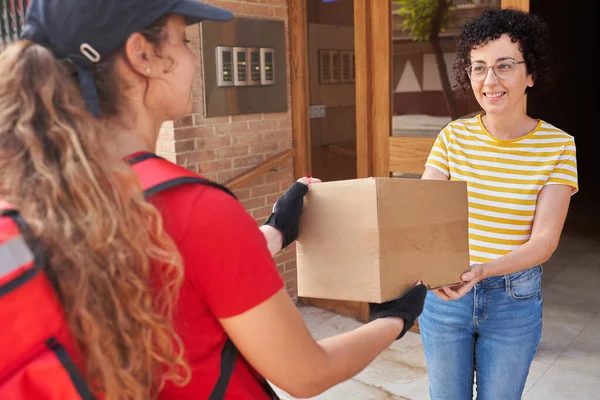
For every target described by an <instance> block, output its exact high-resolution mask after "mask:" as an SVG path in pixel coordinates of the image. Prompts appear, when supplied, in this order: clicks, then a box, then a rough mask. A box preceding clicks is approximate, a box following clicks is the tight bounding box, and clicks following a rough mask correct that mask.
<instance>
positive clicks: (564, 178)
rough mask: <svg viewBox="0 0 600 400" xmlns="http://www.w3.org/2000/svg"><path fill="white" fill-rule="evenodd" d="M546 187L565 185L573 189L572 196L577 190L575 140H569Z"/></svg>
mask: <svg viewBox="0 0 600 400" xmlns="http://www.w3.org/2000/svg"><path fill="white" fill-rule="evenodd" d="M546 185H567V186H571V187H572V188H573V194H575V193H577V191H578V190H579V184H578V180H577V157H576V154H575V140H574V139H571V140H569V142H568V143H567V145H566V146H565V147H564V149H563V151H562V153H561V155H560V157H559V158H558V162H557V163H556V165H555V166H554V169H553V170H552V172H551V173H550V176H549V177H548V180H547V181H546Z"/></svg>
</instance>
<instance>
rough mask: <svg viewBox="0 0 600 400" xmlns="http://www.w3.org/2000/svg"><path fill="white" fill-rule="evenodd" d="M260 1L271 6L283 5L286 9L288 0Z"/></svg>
mask: <svg viewBox="0 0 600 400" xmlns="http://www.w3.org/2000/svg"><path fill="white" fill-rule="evenodd" d="M260 2H261V3H263V4H269V5H272V6H284V7H286V9H287V2H288V0H261V1H260Z"/></svg>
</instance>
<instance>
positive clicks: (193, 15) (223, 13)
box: [169, 0, 233, 25]
mask: <svg viewBox="0 0 600 400" xmlns="http://www.w3.org/2000/svg"><path fill="white" fill-rule="evenodd" d="M169 12H170V13H172V14H179V15H182V16H184V17H185V20H186V22H187V24H188V25H192V24H196V23H198V22H200V21H207V20H208V21H221V22H226V21H231V19H233V13H232V12H231V11H229V10H226V9H224V8H221V7H217V6H212V5H210V4H206V3H201V2H200V1H198V0H182V1H180V2H179V3H177V4H176V5H175V6H174V7H173V8H172V9H171V10H170V11H169Z"/></svg>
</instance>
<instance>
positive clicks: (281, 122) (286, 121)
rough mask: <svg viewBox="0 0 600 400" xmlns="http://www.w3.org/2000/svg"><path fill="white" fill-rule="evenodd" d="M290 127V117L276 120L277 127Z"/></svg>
mask: <svg viewBox="0 0 600 400" xmlns="http://www.w3.org/2000/svg"><path fill="white" fill-rule="evenodd" d="M291 127H292V120H291V119H280V120H279V121H277V129H287V128H291Z"/></svg>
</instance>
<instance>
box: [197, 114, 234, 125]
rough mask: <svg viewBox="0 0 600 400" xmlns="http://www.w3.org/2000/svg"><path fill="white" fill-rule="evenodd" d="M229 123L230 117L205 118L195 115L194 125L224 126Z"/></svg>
mask: <svg viewBox="0 0 600 400" xmlns="http://www.w3.org/2000/svg"><path fill="white" fill-rule="evenodd" d="M229 122H230V121H229V117H212V118H204V116H202V115H194V125H213V124H214V125H222V124H228V123H229Z"/></svg>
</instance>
